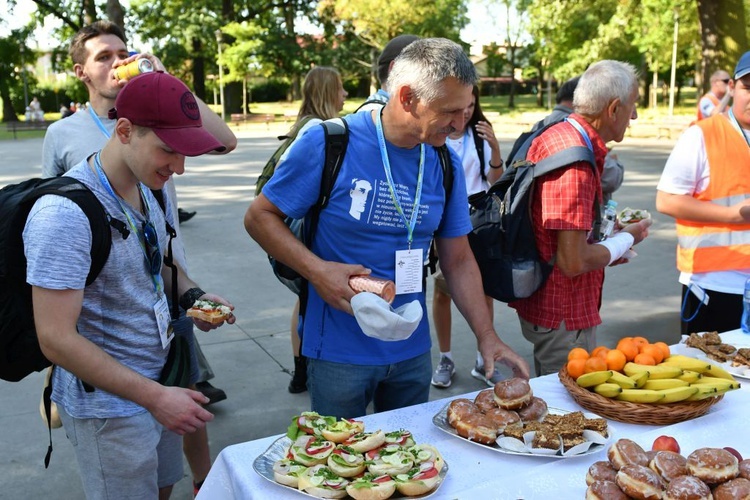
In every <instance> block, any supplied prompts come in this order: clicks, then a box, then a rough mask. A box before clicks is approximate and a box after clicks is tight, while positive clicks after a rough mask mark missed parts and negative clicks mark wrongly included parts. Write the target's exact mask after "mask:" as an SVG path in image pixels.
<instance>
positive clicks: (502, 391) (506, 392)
mask: <svg viewBox="0 0 750 500" xmlns="http://www.w3.org/2000/svg"><path fill="white" fill-rule="evenodd" d="M533 396H534V394H533V392H532V390H531V386H530V385H529V382H528V381H527V380H524V379H522V378H518V377H514V378H509V379H506V380H501V381H500V382H498V383H497V384H495V402H496V403H497V406H499V407H500V408H503V409H505V410H518V409H519V408H522V407H524V406H526V405H527V404H528V403H529V401H531V398H532V397H533Z"/></svg>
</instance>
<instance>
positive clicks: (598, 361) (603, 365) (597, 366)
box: [583, 356, 607, 373]
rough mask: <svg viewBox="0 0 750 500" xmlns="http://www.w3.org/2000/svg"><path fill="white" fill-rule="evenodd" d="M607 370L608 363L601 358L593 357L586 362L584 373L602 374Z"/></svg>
mask: <svg viewBox="0 0 750 500" xmlns="http://www.w3.org/2000/svg"><path fill="white" fill-rule="evenodd" d="M606 369H607V362H606V361H604V358H600V357H599V356H595V357H591V358H589V359H587V360H586V361H585V362H584V365H583V373H591V372H600V371H603V370H606Z"/></svg>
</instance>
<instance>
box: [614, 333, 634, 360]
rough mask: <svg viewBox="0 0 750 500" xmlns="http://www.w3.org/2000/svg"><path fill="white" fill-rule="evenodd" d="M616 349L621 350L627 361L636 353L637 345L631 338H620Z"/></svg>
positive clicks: (632, 358)
mask: <svg viewBox="0 0 750 500" xmlns="http://www.w3.org/2000/svg"><path fill="white" fill-rule="evenodd" d="M617 350H618V351H622V353H623V354H624V355H625V359H627V360H628V361H633V360H634V359H635V357H636V356H637V355H638V346H637V345H636V344H635V342H633V339H629V338H624V339H620V341H619V342H618V343H617Z"/></svg>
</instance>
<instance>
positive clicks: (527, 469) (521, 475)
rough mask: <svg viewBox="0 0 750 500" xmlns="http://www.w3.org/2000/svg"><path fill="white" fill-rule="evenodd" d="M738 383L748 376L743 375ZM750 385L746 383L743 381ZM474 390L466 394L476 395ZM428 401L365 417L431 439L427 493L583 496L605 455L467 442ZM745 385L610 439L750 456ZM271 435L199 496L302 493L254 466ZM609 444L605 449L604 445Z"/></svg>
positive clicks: (227, 465) (556, 400)
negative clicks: (437, 480)
mask: <svg viewBox="0 0 750 500" xmlns="http://www.w3.org/2000/svg"><path fill="white" fill-rule="evenodd" d="M743 382H745V381H744V380H743ZM530 383H531V386H532V388H533V390H534V394H535V395H537V396H539V397H541V398H543V399H544V400H545V401H546V402H547V404H548V406H549V407H551V408H559V409H563V410H580V409H581V408H580V406H578V404H576V402H575V401H574V400H573V398H571V397H570V395H569V394H568V392H567V390H566V389H565V387H563V385H562V384H560V381H559V380H558V378H557V375H548V376H545V377H540V378H535V379H532V380H531V381H530ZM748 385H750V382H748ZM475 395H476V392H473V393H470V394H467V395H465V397H469V398H473V397H474V396H475ZM457 397H461V396H452V397H450V398H446V399H441V400H437V401H431V402H429V403H425V404H421V405H416V406H410V407H408V408H402V409H400V410H394V411H390V412H384V413H378V414H374V415H368V416H366V417H364V418H363V419H362V420H364V422H365V429H366V430H368V429H369V430H375V429H382V430H384V431H392V430H397V429H400V428H404V429H409V430H410V431H411V432H412V433H413V434H414V438H415V440H416V441H417V442H418V443H430V444H433V445H435V446H436V447H437V448H438V450H440V452H441V453H442V455H443V457H444V458H445V460H446V462H447V463H448V465H449V468H450V469H449V472H448V474H447V476H446V478H445V481H444V482H443V484H442V485H441V486H440V488H439V489H438V491H437V492H436V493H435V494H434V495H433V496H432V497H431V498H450V499H453V498H466V499H475V498H488V499H498V500H502V499H527V500H531V499H539V500H549V499H552V498H556V499H561V500H568V499H576V498H584V495H585V491H586V482H585V477H586V471H587V470H588V468H589V466H590V465H591V464H592V463H594V462H595V461H597V460H606V451H605V450H601V451H599V452H597V453H592V454H588V455H584V456H579V457H573V458H565V459H561V458H550V457H539V456H535V457H531V456H530V457H525V456H519V455H510V454H504V453H500V452H497V451H494V450H493V449H490V448H485V447H483V446H479V445H475V444H472V443H469V442H467V441H465V440H463V439H461V438H457V437H455V436H452V435H449V434H447V433H446V432H444V431H442V430H440V429H439V428H437V427H435V425H433V423H432V418H433V416H434V415H435V414H437V413H438V412H439V411H440V410H441V409H442V408H443V407H444V406H445V405H446V404H448V403H449V402H450V401H451V400H453V399H455V398H457ZM749 416H750V388H748V387H747V386H744V385H743V388H742V389H740V390H739V391H731V392H729V393H727V394H726V395H725V396H724V399H723V400H722V401H720V402H719V403H718V404H716V405H714V406H712V407H711V409H710V411H709V412H708V413H707V414H706V415H704V416H703V417H700V418H697V419H694V420H689V421H687V422H681V423H678V424H674V425H670V426H650V425H634V424H625V423H621V422H610V429H611V431H612V435H613V439H615V440H616V439H618V438H622V437H626V438H629V439H632V440H634V441H636V442H638V443H639V444H640V445H641V446H643V447H644V448H646V449H650V448H651V444H652V443H653V441H654V439H655V438H656V437H658V436H659V435H661V434H667V435H671V436H674V437H675V438H676V439H677V440H678V442H679V443H680V446H681V447H682V451H683V453H684V454H689V453H690V452H691V451H693V450H694V449H696V448H700V447H704V446H711V447H724V446H732V447H735V448H737V449H738V450H739V451H740V452H741V453H742V454H743V456H750V435H749V434H748V432H747V419H748V417H749ZM280 437H281V436H280V435H278V436H271V437H267V438H263V439H257V440H255V441H249V442H246V443H240V444H236V445H233V446H229V447H227V448H225V449H224V450H222V451H221V453H220V454H219V456H218V457H217V458H216V461H215V463H214V465H213V467H212V468H211V472H210V473H209V475H208V477H207V478H206V481H205V483H204V484H203V487H202V488H201V490H200V494H199V495H198V499H199V500H209V499H210V500H217V499H250V498H258V499H267V498H302V496H301V495H302V494H300V493H298V492H295V491H292V490H289V489H286V488H284V487H282V486H280V485H277V484H276V483H273V482H271V481H268V480H266V479H265V478H263V477H261V476H260V475H258V474H257V473H256V472H255V470H254V469H253V461H254V460H255V459H256V458H257V457H258V456H259V455H260V454H261V453H263V452H264V451H265V450H266V449H267V448H268V447H269V446H270V445H271V443H273V442H274V441H275V440H276V439H278V438H280ZM605 448H606V447H605Z"/></svg>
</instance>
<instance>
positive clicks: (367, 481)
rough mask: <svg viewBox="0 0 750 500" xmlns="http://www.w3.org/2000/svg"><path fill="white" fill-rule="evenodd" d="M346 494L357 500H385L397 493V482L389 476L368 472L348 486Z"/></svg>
mask: <svg viewBox="0 0 750 500" xmlns="http://www.w3.org/2000/svg"><path fill="white" fill-rule="evenodd" d="M346 492H347V493H349V496H350V497H352V498H354V499H355V500H385V499H386V498H390V497H391V496H392V495H393V494H394V493H395V492H396V481H394V480H393V478H392V477H391V476H389V475H387V474H382V475H380V476H378V475H375V474H370V473H369V472H366V473H365V474H364V475H362V476H361V477H358V478H357V479H354V480H353V481H352V482H351V483H349V484H347V485H346Z"/></svg>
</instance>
